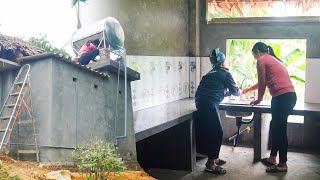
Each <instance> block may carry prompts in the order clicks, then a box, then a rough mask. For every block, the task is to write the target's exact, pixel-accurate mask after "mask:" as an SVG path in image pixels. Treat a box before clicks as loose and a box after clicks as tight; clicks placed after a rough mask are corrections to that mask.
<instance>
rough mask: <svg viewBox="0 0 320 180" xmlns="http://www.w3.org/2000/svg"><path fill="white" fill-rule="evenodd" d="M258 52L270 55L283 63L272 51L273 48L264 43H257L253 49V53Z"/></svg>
mask: <svg viewBox="0 0 320 180" xmlns="http://www.w3.org/2000/svg"><path fill="white" fill-rule="evenodd" d="M257 51H259V52H261V53H268V54H270V55H271V56H273V57H275V58H276V59H278V60H279V61H281V60H280V59H279V58H278V57H277V56H276V55H275V54H274V51H273V49H272V47H271V46H267V45H266V44H265V43H263V42H257V43H256V44H255V45H254V46H253V48H252V52H253V53H257Z"/></svg>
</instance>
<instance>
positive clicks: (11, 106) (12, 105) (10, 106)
mask: <svg viewBox="0 0 320 180" xmlns="http://www.w3.org/2000/svg"><path fill="white" fill-rule="evenodd" d="M15 105H16V104H8V105H5V107H8V108H13V107H14V106H15ZM17 106H19V105H17Z"/></svg>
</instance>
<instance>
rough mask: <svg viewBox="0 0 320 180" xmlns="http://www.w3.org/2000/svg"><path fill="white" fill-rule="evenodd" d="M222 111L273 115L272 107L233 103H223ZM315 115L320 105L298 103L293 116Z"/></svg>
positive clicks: (220, 107) (319, 110)
mask: <svg viewBox="0 0 320 180" xmlns="http://www.w3.org/2000/svg"><path fill="white" fill-rule="evenodd" d="M219 109H220V110H231V111H244V112H259V113H271V106H270V105H266V104H264V105H256V106H251V105H245V104H232V103H223V102H222V103H221V104H220V106H219ZM313 113H320V104H313V103H297V104H296V106H295V107H294V109H293V112H292V113H291V114H292V115H300V116H304V115H308V114H313Z"/></svg>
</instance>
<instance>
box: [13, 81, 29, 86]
mask: <svg viewBox="0 0 320 180" xmlns="http://www.w3.org/2000/svg"><path fill="white" fill-rule="evenodd" d="M22 84H23V81H20V82H17V83H14V85H17V86H22ZM25 84H28V82H25Z"/></svg>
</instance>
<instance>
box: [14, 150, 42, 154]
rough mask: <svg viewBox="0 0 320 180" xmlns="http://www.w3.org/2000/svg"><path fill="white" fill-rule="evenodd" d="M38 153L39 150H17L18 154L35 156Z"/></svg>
mask: <svg viewBox="0 0 320 180" xmlns="http://www.w3.org/2000/svg"><path fill="white" fill-rule="evenodd" d="M36 153H39V150H38V151H36V150H18V154H36Z"/></svg>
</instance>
